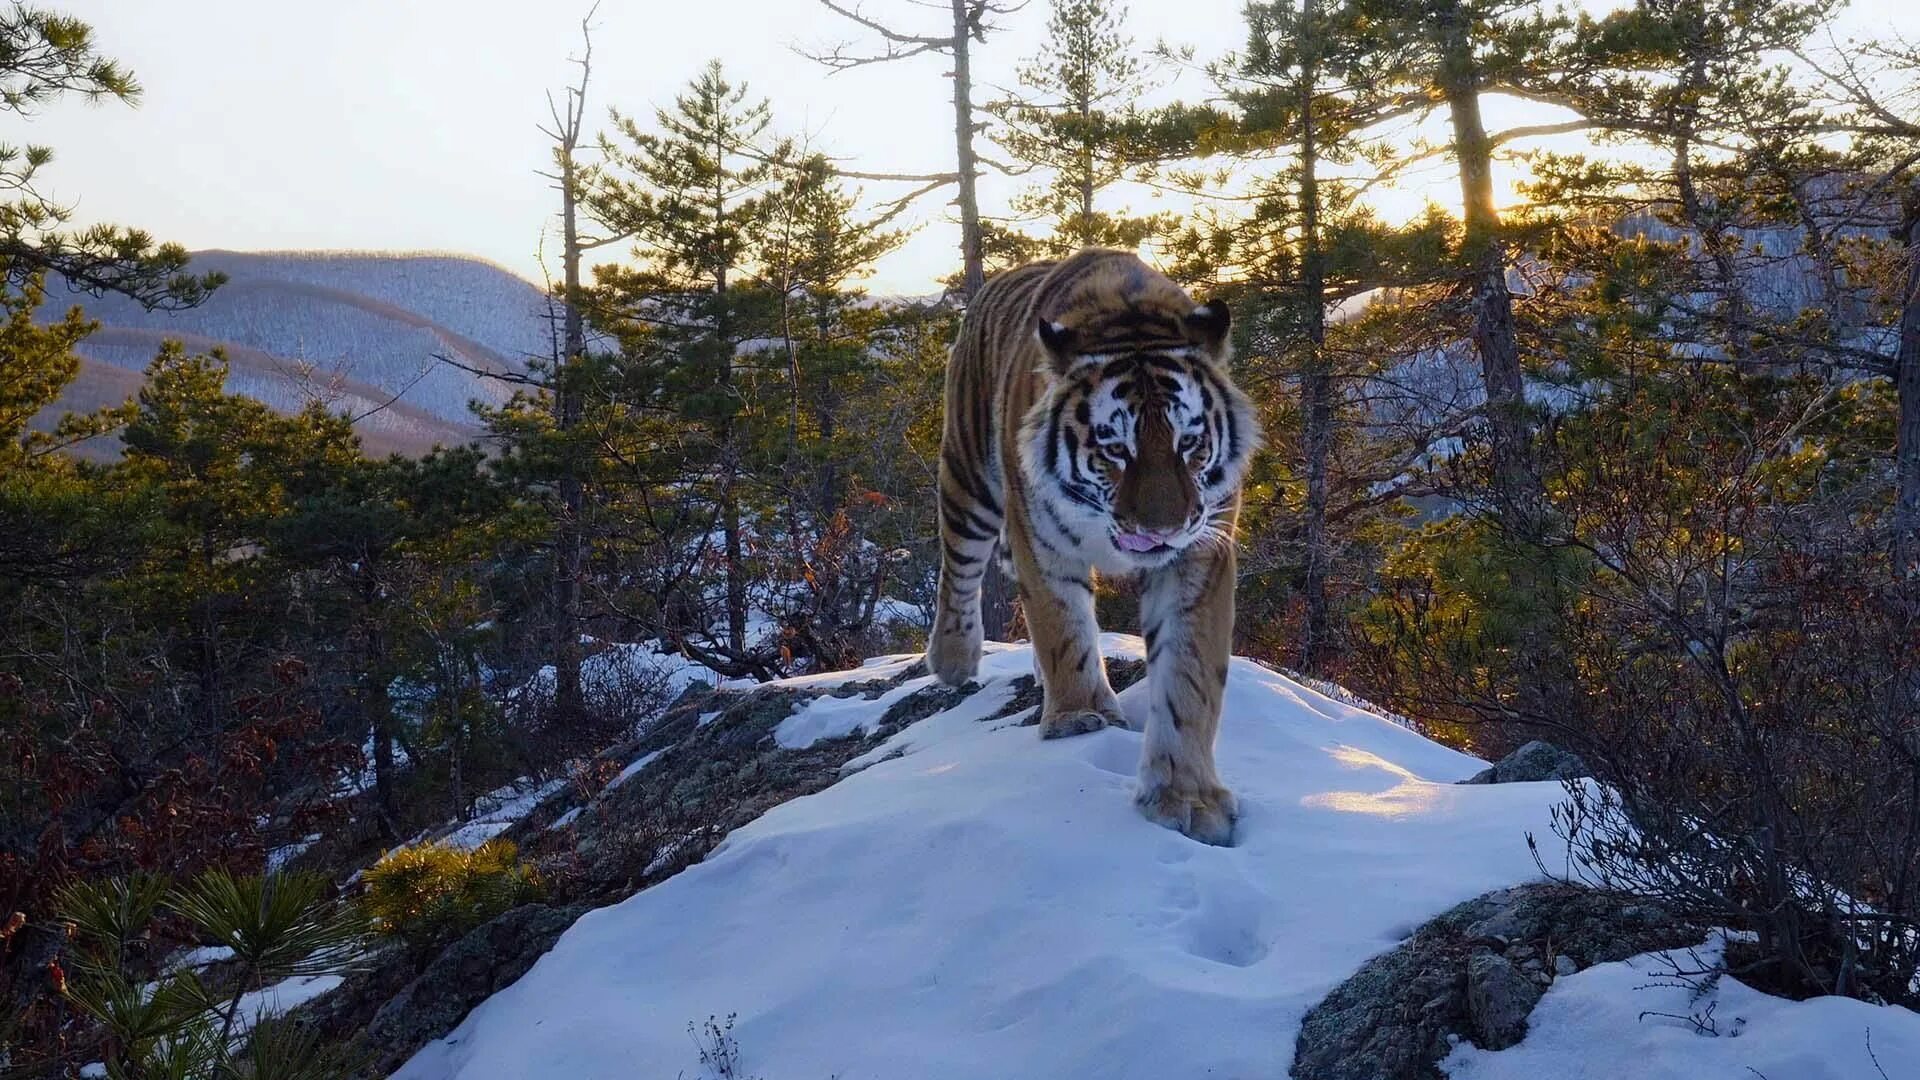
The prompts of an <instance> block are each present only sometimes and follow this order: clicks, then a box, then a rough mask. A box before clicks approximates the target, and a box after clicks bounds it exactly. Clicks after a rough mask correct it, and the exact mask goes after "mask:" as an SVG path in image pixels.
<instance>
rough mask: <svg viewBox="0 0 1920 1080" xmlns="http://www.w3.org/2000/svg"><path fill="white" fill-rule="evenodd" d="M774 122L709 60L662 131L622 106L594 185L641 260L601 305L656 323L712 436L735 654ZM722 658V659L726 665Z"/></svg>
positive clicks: (606, 312) (712, 478)
mask: <svg viewBox="0 0 1920 1080" xmlns="http://www.w3.org/2000/svg"><path fill="white" fill-rule="evenodd" d="M770 123H771V118H770V115H769V109H768V107H767V103H766V102H765V101H764V100H760V101H750V100H749V97H748V90H747V87H746V86H744V85H740V86H735V85H734V84H733V83H731V82H730V81H728V79H727V77H726V74H725V72H724V71H723V70H722V69H721V66H720V64H719V62H718V61H714V62H712V63H709V64H708V65H707V66H706V68H705V69H704V70H702V71H701V73H700V74H699V75H698V76H696V77H695V78H694V80H693V81H692V82H691V83H690V84H689V85H688V87H687V90H686V92H685V93H683V94H681V95H680V96H679V97H678V98H677V99H676V100H675V102H674V105H673V107H672V108H670V109H660V110H658V111H657V112H656V113H655V115H654V124H655V127H656V129H657V130H655V131H648V130H645V129H643V128H642V127H641V126H640V125H639V123H638V122H636V121H635V120H634V119H632V118H631V117H626V116H622V115H619V114H618V113H616V114H615V128H616V135H614V136H607V137H603V139H602V143H601V149H602V151H603V153H604V155H605V158H606V161H605V163H604V165H603V166H601V167H600V168H599V169H597V170H596V172H595V174H594V176H593V177H592V178H591V179H590V181H589V186H588V190H587V193H586V197H585V199H584V208H585V210H586V211H587V213H588V214H590V215H591V216H592V217H593V218H594V219H595V220H596V221H597V222H598V223H599V224H600V225H601V226H602V227H604V229H605V230H606V231H607V232H608V233H610V234H613V235H617V236H626V237H631V238H632V242H633V248H632V255H633V258H634V261H635V265H634V266H632V267H600V268H598V269H597V270H596V274H597V275H598V290H597V292H598V295H597V296H596V298H595V300H594V304H595V308H596V311H597V312H598V313H600V315H601V317H602V318H603V319H607V320H613V321H622V320H624V321H628V322H633V323H639V324H642V325H644V326H646V327H647V328H649V330H650V331H651V340H650V341H649V342H648V346H647V347H648V348H649V349H651V350H653V352H654V357H653V358H652V359H650V360H645V361H643V362H646V363H653V364H657V365H664V366H665V369H666V373H665V374H666V379H667V380H668V382H669V384H670V385H671V386H672V388H673V395H674V398H675V400H676V402H677V403H678V405H679V407H680V408H682V409H683V410H684V411H685V414H686V416H687V417H688V419H690V420H694V421H697V422H699V423H700V424H702V425H704V426H705V428H706V430H707V431H708V433H709V435H710V437H711V442H712V460H711V462H710V465H709V466H708V468H709V470H710V472H709V475H708V476H707V477H706V478H704V479H705V482H706V483H707V484H708V485H709V486H710V488H711V493H712V499H713V503H714V506H715V507H716V511H717V516H718V519H719V520H718V524H719V528H720V531H721V535H722V543H723V546H724V552H723V557H724V560H725V567H726V570H725V574H726V581H725V605H724V608H725V622H726V633H725V636H724V638H723V639H722V641H721V644H722V646H723V647H724V649H725V650H726V652H727V653H728V654H730V655H731V656H732V657H734V658H736V659H737V658H743V657H745V656H746V654H747V649H748V644H749V643H748V641H747V614H748V612H747V608H748V601H747V585H748V576H749V570H748V567H747V552H746V524H745V522H744V520H743V516H742V505H741V504H742V492H741V490H740V487H741V483H742V480H743V468H744V465H745V462H744V460H743V454H742V451H743V447H742V445H741V440H740V438H739V426H740V414H741V411H742V409H743V407H744V406H745V400H744V398H743V395H742V393H741V391H740V388H739V387H738V386H737V385H736V383H735V374H736V371H735V368H736V363H737V361H738V352H739V348H740V344H741V342H743V341H745V340H747V339H749V338H753V337H757V336H760V335H761V334H762V333H763V332H764V330H765V329H766V327H765V326H764V323H763V321H762V320H759V319H756V318H755V316H756V314H758V313H759V310H760V300H761V298H760V297H759V296H757V295H755V293H754V292H753V290H751V289H748V288H743V285H745V284H749V283H748V282H745V281H743V275H745V274H746V272H747V271H748V269H749V267H748V259H749V256H750V254H751V249H752V243H753V239H754V237H755V236H756V235H757V232H758V229H759V228H760V226H761V225H762V223H763V221H764V218H765V207H766V202H765V193H764V188H765V187H766V186H767V185H768V184H769V183H771V182H772V179H773V177H774V175H775V170H776V167H777V166H776V164H775V163H774V161H773V160H770V155H769V153H768V151H767V148H765V147H763V146H762V145H761V143H762V141H763V140H764V139H765V138H766V136H767V129H768V127H769V125H770ZM722 662H724V661H722Z"/></svg>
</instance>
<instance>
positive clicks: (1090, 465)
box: [926, 248, 1260, 846]
mask: <svg viewBox="0 0 1920 1080" xmlns="http://www.w3.org/2000/svg"><path fill="white" fill-rule="evenodd" d="M1231 318H1232V316H1231V313H1230V312H1229V311H1228V309H1227V305H1226V304H1225V303H1223V302H1221V301H1218V300H1213V301H1209V302H1207V303H1203V304H1202V303H1195V302H1194V300H1193V299H1192V298H1191V297H1190V296H1189V295H1188V294H1187V293H1186V291H1185V290H1183V289H1181V288H1180V286H1178V285H1176V284H1174V283H1173V282H1172V281H1171V280H1170V279H1168V278H1167V277H1166V276H1165V275H1163V274H1161V273H1159V272H1158V271H1155V270H1153V269H1152V268H1150V267H1148V266H1147V265H1146V264H1145V263H1144V262H1142V261H1141V260H1140V259H1139V258H1138V257H1137V256H1135V255H1134V254H1133V253H1131V252H1126V251H1113V250H1106V249H1100V248H1088V249H1083V250H1081V251H1079V252H1077V253H1075V254H1073V255H1071V256H1068V257H1066V258H1064V259H1060V260H1057V261H1040V262H1033V263H1028V264H1026V265H1024V266H1020V267H1017V268H1015V269H1012V270H1008V271H1005V272H1003V273H1000V274H998V275H996V276H994V277H993V278H992V279H991V280H989V281H988V282H986V284H984V285H983V286H982V287H981V288H980V289H979V290H978V292H977V294H976V296H975V297H974V299H973V301H972V302H971V303H970V304H969V305H968V307H967V311H966V314H965V316H964V318H963V320H962V322H961V326H960V330H959V333H958V335H957V337H956V339H955V342H954V345H953V349H952V353H951V358H950V361H949V364H948V367H947V378H946V398H945V407H946V417H945V423H944V425H943V430H942V435H941V447H940V462H939V480H938V503H939V524H940V542H941V561H940V576H939V585H938V590H937V595H936V601H935V611H934V622H933V626H932V630H931V633H930V634H929V637H928V644H927V650H926V664H927V668H928V670H929V671H930V672H931V673H932V674H933V675H934V676H935V677H936V678H937V679H938V680H939V681H940V682H942V683H945V684H947V685H949V686H961V685H964V684H965V683H966V682H967V681H968V680H970V679H972V678H974V677H975V676H976V675H977V674H978V672H979V668H980V657H981V652H982V644H983V641H984V638H985V625H984V623H983V620H982V618H981V587H982V584H983V582H984V580H985V577H986V572H987V565H988V560H989V559H990V558H998V559H1000V560H1001V562H1002V565H1003V566H1005V565H1006V564H1007V563H1009V562H1010V564H1011V568H1010V570H1009V571H1008V572H1009V573H1010V574H1011V576H1012V577H1013V578H1014V579H1015V580H1016V581H1017V583H1018V587H1019V594H1020V597H1021V601H1022V609H1023V611H1024V614H1025V617H1026V622H1027V627H1028V631H1029V635H1030V637H1031V639H1032V647H1033V653H1034V668H1035V674H1036V675H1037V677H1038V681H1039V683H1040V687H1041V690H1042V699H1043V700H1042V704H1041V707H1040V720H1039V728H1040V736H1041V737H1042V738H1045V739H1055V738H1061V737H1064V736H1070V735H1078V734H1082V733H1085V732H1091V731H1096V730H1099V729H1101V728H1103V727H1106V726H1108V725H1113V726H1116V727H1126V726H1128V724H1127V719H1126V718H1125V717H1124V716H1123V715H1122V714H1121V710H1120V704H1119V701H1118V699H1117V698H1116V697H1115V695H1114V692H1113V687H1112V685H1111V684H1110V683H1109V682H1108V680H1107V673H1106V665H1105V660H1104V658H1103V657H1102V656H1101V652H1100V640H1099V635H1100V627H1099V625H1098V624H1097V622H1096V620H1095V616H1094V591H1093V575H1094V574H1095V573H1098V574H1101V575H1107V576H1121V575H1133V576H1137V578H1138V579H1139V582H1140V623H1141V627H1140V629H1141V636H1142V638H1143V639H1144V640H1145V644H1146V657H1147V681H1148V702H1149V704H1148V709H1147V720H1146V730H1145V736H1144V739H1143V743H1142V750H1141V759H1140V766H1139V779H1138V784H1137V786H1136V788H1135V793H1134V801H1135V803H1136V805H1137V806H1138V807H1139V808H1140V810H1141V811H1142V812H1143V813H1144V814H1145V815H1146V816H1147V818H1148V819H1150V820H1152V821H1154V822H1157V823H1159V824H1161V825H1165V826H1167V827H1169V828H1173V829H1177V830H1179V831H1180V832H1182V833H1184V834H1186V835H1187V836H1189V837H1191V838H1193V839H1196V840H1200V841H1202V842H1205V843H1209V844H1216V845H1222V846H1224V845H1229V844H1231V843H1232V836H1233V829H1234V822H1235V819H1236V817H1237V806H1236V803H1235V800H1234V796H1233V793H1232V792H1231V791H1229V790H1228V789H1227V787H1226V786H1225V785H1224V784H1222V783H1221V781H1220V776H1219V774H1218V772H1217V771H1216V769H1215V765H1214V740H1215V736H1216V734H1217V733H1218V730H1219V726H1220V712H1221V705H1222V697H1223V696H1224V693H1225V687H1226V679H1227V662H1228V657H1229V655H1230V647H1231V642H1232V636H1233V603H1234V582H1235V556H1234V529H1235V526H1236V523H1237V521H1238V519H1239V513H1240V488H1241V484H1242V482H1243V480H1244V479H1245V477H1246V475H1247V469H1248V463H1249V461H1250V459H1251V457H1252V455H1253V452H1254V451H1255V449H1257V448H1258V446H1259V444H1260V431H1259V428H1258V425H1257V422H1256V420H1255V418H1254V411H1253V407H1252V405H1251V404H1250V402H1249V401H1248V398H1247V396H1246V395H1245V394H1244V393H1242V392H1241V390H1240V389H1239V388H1238V387H1236V386H1235V385H1234V383H1233V380H1232V378H1231V377H1230V376H1229V373H1228V363H1229V360H1230V353H1231V346H1230V344H1229V340H1228V335H1229V330H1230V328H1231Z"/></svg>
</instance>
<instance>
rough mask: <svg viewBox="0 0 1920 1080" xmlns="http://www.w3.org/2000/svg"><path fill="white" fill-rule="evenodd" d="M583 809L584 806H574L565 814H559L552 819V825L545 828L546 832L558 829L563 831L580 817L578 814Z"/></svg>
mask: <svg viewBox="0 0 1920 1080" xmlns="http://www.w3.org/2000/svg"><path fill="white" fill-rule="evenodd" d="M585 809H586V807H584V806H576V807H574V808H573V809H571V810H569V811H567V812H566V813H564V814H561V815H560V816H559V817H557V818H554V819H553V824H551V825H549V826H547V831H548V832H553V831H555V830H558V829H564V828H566V827H567V826H569V825H571V824H573V823H574V821H576V820H577V819H578V818H579V817H580V812H581V811H582V810H585Z"/></svg>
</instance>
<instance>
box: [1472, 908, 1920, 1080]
mask: <svg viewBox="0 0 1920 1080" xmlns="http://www.w3.org/2000/svg"><path fill="white" fill-rule="evenodd" d="M1717 950H1718V943H1717V942H1710V943H1708V945H1707V946H1706V947H1705V948H1703V949H1700V950H1696V951H1694V952H1686V951H1682V952H1680V953H1677V954H1674V953H1656V954H1651V955H1647V956H1641V957H1636V958H1634V959H1632V960H1628V961H1623V962H1620V963H1613V964H1599V965H1596V966H1594V967H1591V968H1588V969H1586V970H1585V971H1581V972H1579V973H1577V974H1574V975H1568V976H1566V977H1564V978H1561V979H1557V980H1555V981H1554V984H1553V988H1552V989H1550V990H1548V991H1547V993H1546V996H1545V997H1543V998H1541V999H1540V1004H1539V1005H1538V1006H1536V1007H1535V1008H1534V1010H1533V1015H1532V1016H1531V1017H1529V1018H1528V1020H1527V1037H1526V1039H1525V1040H1523V1041H1522V1042H1521V1043H1520V1044H1519V1045H1518V1046H1514V1047H1512V1048H1510V1049H1506V1050H1501V1051H1498V1052H1493V1051H1488V1050H1483V1049H1478V1048H1476V1047H1474V1046H1472V1045H1470V1044H1465V1043H1463V1044H1461V1045H1460V1046H1458V1047H1456V1048H1455V1049H1454V1052H1453V1053H1452V1054H1450V1055H1449V1056H1448V1057H1447V1059H1446V1060H1445V1061H1443V1062H1441V1068H1442V1069H1443V1070H1444V1071H1445V1072H1446V1073H1447V1075H1448V1076H1450V1077H1452V1078H1453V1080H1540V1078H1542V1077H1553V1078H1555V1080H1616V1078H1618V1077H1623V1076H1631V1077H1634V1078H1636V1080H1701V1078H1711V1080H1720V1078H1722V1077H1724V1078H1726V1080H1735V1078H1742V1077H1743V1078H1746V1080H1752V1078H1753V1077H1754V1076H1756V1075H1757V1076H1764V1077H1768V1078H1769V1080H1789V1078H1791V1080H1875V1078H1879V1077H1884V1078H1886V1080H1911V1078H1913V1077H1916V1076H1920V1014H1915V1013H1913V1012H1911V1011H1909V1010H1906V1009H1902V1008H1900V1007H1898V1006H1894V1005H1869V1004H1867V1003H1866V1002H1864V1001H1855V1000H1853V999H1851V998H1840V997H1825V998H1814V999H1812V1000H1810V1001H1788V1000H1786V999H1784V998H1777V997H1772V996H1770V995H1767V994H1762V993H1760V992H1759V991H1757V990H1754V989H1752V988H1750V987H1748V986H1746V985H1745V984H1743V983H1741V982H1740V981H1739V980H1737V979H1734V978H1732V977H1730V976H1722V977H1719V978H1717V979H1712V980H1709V981H1706V982H1698V981H1696V980H1693V979H1690V978H1689V979H1682V978H1676V977H1673V973H1674V972H1676V971H1689V970H1698V969H1699V968H1700V966H1701V964H1702V962H1703V961H1706V960H1710V959H1712V958H1713V957H1714V956H1715V955H1716V953H1717Z"/></svg>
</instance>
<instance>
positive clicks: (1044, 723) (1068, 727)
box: [1040, 708, 1127, 739]
mask: <svg viewBox="0 0 1920 1080" xmlns="http://www.w3.org/2000/svg"><path fill="white" fill-rule="evenodd" d="M1108 726H1113V727H1126V726H1127V722H1126V720H1125V719H1124V718H1122V717H1121V715H1120V710H1119V709H1117V708H1116V709H1114V710H1112V712H1111V713H1107V712H1102V711H1100V710H1098V709H1060V710H1056V711H1050V712H1048V713H1047V714H1046V715H1045V716H1042V717H1041V718H1040V737H1041V738H1043V739H1064V738H1067V737H1069V736H1072V735H1085V734H1087V733H1088V732H1090V731H1099V730H1100V729H1101V728H1103V727H1108Z"/></svg>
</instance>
